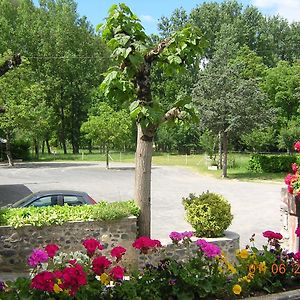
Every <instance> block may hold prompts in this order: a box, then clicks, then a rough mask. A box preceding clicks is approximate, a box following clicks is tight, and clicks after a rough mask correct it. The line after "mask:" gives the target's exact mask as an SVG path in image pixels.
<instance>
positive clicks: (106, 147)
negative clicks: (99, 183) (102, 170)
mask: <svg viewBox="0 0 300 300" xmlns="http://www.w3.org/2000/svg"><path fill="white" fill-rule="evenodd" d="M108 156H109V148H108V145H107V144H106V145H105V157H106V169H107V170H108V169H109V157H108Z"/></svg>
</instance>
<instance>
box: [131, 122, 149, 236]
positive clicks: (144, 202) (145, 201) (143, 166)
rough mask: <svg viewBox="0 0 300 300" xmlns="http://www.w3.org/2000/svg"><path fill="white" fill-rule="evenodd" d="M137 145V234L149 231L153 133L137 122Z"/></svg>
mask: <svg viewBox="0 0 300 300" xmlns="http://www.w3.org/2000/svg"><path fill="white" fill-rule="evenodd" d="M137 129H138V135H137V147H136V154H135V201H136V203H137V205H138V206H139V207H140V208H141V214H140V216H139V219H138V228H139V236H150V233H151V205H150V204H151V202H150V199H151V164H152V145H153V135H152V134H150V135H149V134H147V132H145V130H144V132H143V130H142V127H141V125H140V124H139V123H138V124H137Z"/></svg>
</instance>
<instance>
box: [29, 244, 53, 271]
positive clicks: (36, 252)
mask: <svg viewBox="0 0 300 300" xmlns="http://www.w3.org/2000/svg"><path fill="white" fill-rule="evenodd" d="M48 258H49V256H48V254H47V252H45V251H44V250H42V249H38V248H37V249H33V251H32V253H31V255H30V256H29V258H28V265H29V266H30V267H34V268H35V267H36V266H37V265H38V264H41V263H43V262H46V261H47V260H48Z"/></svg>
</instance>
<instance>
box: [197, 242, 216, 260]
mask: <svg viewBox="0 0 300 300" xmlns="http://www.w3.org/2000/svg"><path fill="white" fill-rule="evenodd" d="M196 245H197V246H198V247H199V248H200V249H201V250H202V251H203V253H204V254H205V255H206V256H207V257H208V258H213V257H216V256H218V255H221V249H220V248H219V247H218V246H216V245H214V244H211V243H208V242H207V241H205V240H202V239H200V240H197V241H196Z"/></svg>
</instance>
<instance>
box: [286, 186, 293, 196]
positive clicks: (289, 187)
mask: <svg viewBox="0 0 300 300" xmlns="http://www.w3.org/2000/svg"><path fill="white" fill-rule="evenodd" d="M287 190H288V193H289V194H293V192H294V188H293V187H292V186H291V185H288V187H287Z"/></svg>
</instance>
